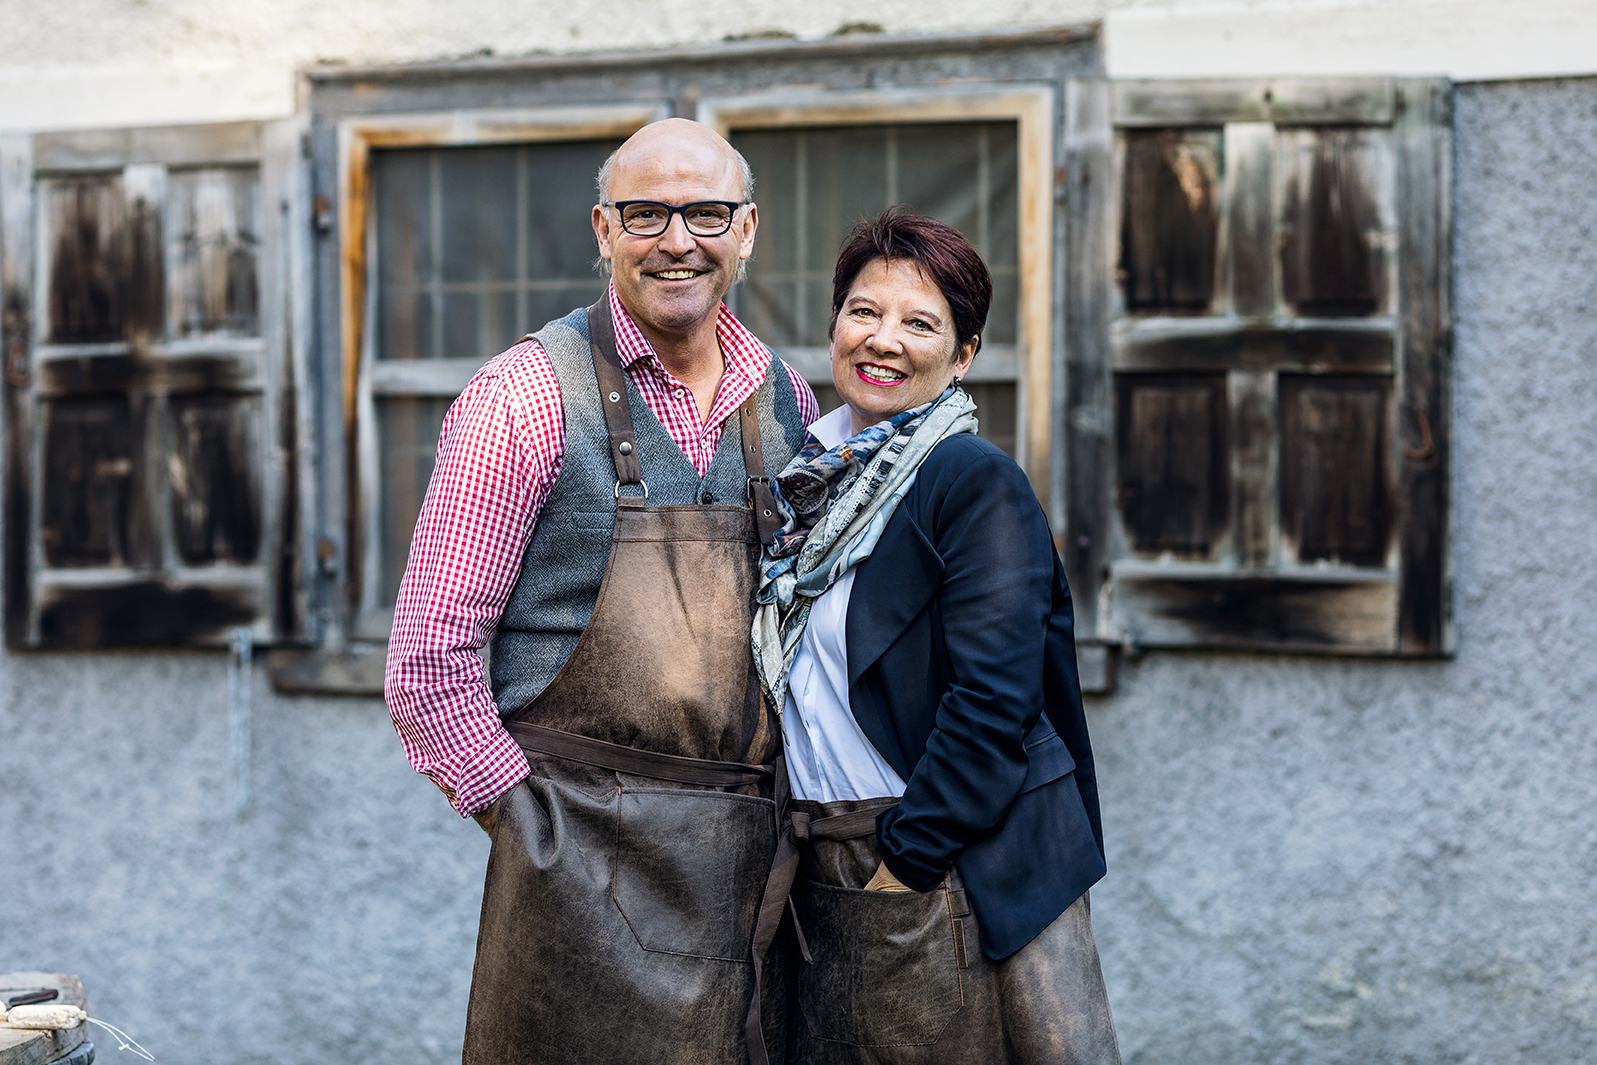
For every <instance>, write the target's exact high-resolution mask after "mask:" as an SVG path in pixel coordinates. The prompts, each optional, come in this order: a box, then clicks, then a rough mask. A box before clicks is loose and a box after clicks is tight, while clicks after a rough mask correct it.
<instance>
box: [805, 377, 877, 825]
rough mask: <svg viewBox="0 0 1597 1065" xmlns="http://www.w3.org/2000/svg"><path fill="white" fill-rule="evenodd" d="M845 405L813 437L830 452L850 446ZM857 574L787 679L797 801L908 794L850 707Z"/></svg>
mask: <svg viewBox="0 0 1597 1065" xmlns="http://www.w3.org/2000/svg"><path fill="white" fill-rule="evenodd" d="M851 428H852V425H851V423H850V420H849V408H848V405H847V404H844V405H843V406H841V407H839V408H838V409H837V410H834V411H833V412H832V413H830V414H827V415H825V416H823V417H822V418H821V419H820V420H818V421H817V422H816V423H815V424H814V425H811V426H810V432H812V433H814V434H815V438H816V439H817V440H819V441H820V442H821V443H823V444H825V445H826V446H827V447H836V446H837V445H838V444H841V443H842V442H843V441H844V440H847V439H848V437H849V436H850V435H851V434H850V429H851ZM853 590H854V570H853V569H850V570H849V571H848V572H847V573H845V574H843V576H841V577H839V578H838V579H837V582H836V583H834V584H833V585H832V586H831V587H830V588H828V589H827V590H826V591H825V592H823V593H822V594H821V597H820V598H819V599H817V600H815V604H814V606H812V607H811V608H810V621H809V625H808V626H806V627H805V630H804V635H803V637H802V638H801V639H800V640H799V649H798V652H797V654H795V656H794V658H793V668H792V669H791V671H789V673H788V684H787V701H786V704H785V706H784V707H783V717H782V746H783V749H784V750H785V752H786V754H787V775H788V780H789V782H790V784H791V786H792V789H793V795H794V797H795V798H799V799H812V800H814V801H816V802H835V801H837V800H839V799H874V798H880V797H883V796H897V795H902V794H904V781H903V779H902V778H900V777H899V775H898V773H896V772H895V771H894V770H893V767H892V766H890V765H888V764H887V762H886V761H885V760H884V759H883V758H882V756H881V755H880V754H878V753H877V752H876V748H875V747H873V746H872V745H871V741H870V740H869V739H867V738H866V736H865V733H864V732H863V731H861V729H860V727H859V722H857V721H855V720H854V712H853V711H852V710H850V709H849V706H848V642H847V636H846V632H845V630H846V627H847V621H848V601H849V596H850V595H851V594H852V593H853Z"/></svg>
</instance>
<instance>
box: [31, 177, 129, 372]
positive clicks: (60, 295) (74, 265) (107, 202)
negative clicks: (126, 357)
mask: <svg viewBox="0 0 1597 1065" xmlns="http://www.w3.org/2000/svg"><path fill="white" fill-rule="evenodd" d="M39 184H40V198H41V200H42V201H43V202H42V205H41V206H42V209H43V212H44V229H45V232H46V234H47V237H46V240H47V241H48V245H47V247H48V254H49V292H50V295H49V316H50V318H49V328H48V330H47V333H46V335H47V336H48V337H49V339H51V340H53V341H56V342H71V341H103V340H120V339H122V336H123V331H124V327H125V325H126V318H127V306H126V304H127V279H126V274H127V232H126V217H127V212H126V211H125V209H124V205H123V195H122V178H121V176H120V175H115V176H94V177H70V178H55V179H51V180H46V181H41V182H40V183H39Z"/></svg>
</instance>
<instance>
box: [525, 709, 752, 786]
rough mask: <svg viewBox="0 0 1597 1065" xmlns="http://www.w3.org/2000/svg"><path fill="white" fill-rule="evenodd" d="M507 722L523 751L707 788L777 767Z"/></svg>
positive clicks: (736, 783)
mask: <svg viewBox="0 0 1597 1065" xmlns="http://www.w3.org/2000/svg"><path fill="white" fill-rule="evenodd" d="M504 725H505V731H507V732H509V733H510V735H511V736H512V737H513V738H514V739H515V741H516V742H517V743H518V744H520V745H521V749H522V750H523V751H527V752H529V753H536V754H552V755H554V756H555V757H556V758H566V759H570V760H571V761H573V762H581V763H583V764H584V765H593V766H598V767H599V768H600V769H609V770H611V771H612V772H616V773H630V774H632V775H633V776H639V777H650V778H652V779H654V780H672V781H676V782H677V783H679V784H698V785H700V786H701V787H706V788H736V787H742V786H744V785H747V784H758V783H759V782H760V781H762V780H764V779H765V778H766V777H769V776H771V775H772V773H773V772H775V768H774V767H773V766H768V765H748V764H746V763H744V762H716V761H711V760H709V759H707V758H687V757H684V756H683V755H680V754H659V753H658V752H655V751H643V750H639V749H638V748H636V747H624V746H622V745H621V744H619V743H609V742H607V741H605V740H596V739H594V738H593V737H592V736H579V735H577V734H576V733H575V732H564V731H562V730H560V729H555V728H548V727H546V726H544V725H534V724H532V723H530V722H527V721H506V722H505V723H504Z"/></svg>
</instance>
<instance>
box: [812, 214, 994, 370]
mask: <svg viewBox="0 0 1597 1065" xmlns="http://www.w3.org/2000/svg"><path fill="white" fill-rule="evenodd" d="M877 259H890V260H891V259H905V260H908V261H909V262H913V263H915V264H916V265H918V266H919V267H920V268H921V270H922V271H924V272H925V274H926V276H927V277H929V278H931V281H932V284H934V285H936V286H937V287H938V289H939V290H941V292H942V294H943V298H944V299H946V300H947V301H948V309H949V310H951V311H953V312H954V337H955V341H956V343H957V344H959V345H964V344H968V343H970V342H971V341H972V340H974V341H976V350H977V351H980V350H981V333H982V330H983V329H985V328H986V326H987V310H988V308H989V307H991V306H992V302H993V279H992V275H991V274H989V273H988V272H987V264H986V263H984V262H982V261H981V255H980V254H978V253H977V251H976V249H975V248H974V247H972V246H971V243H970V241H968V240H966V239H965V235H964V234H963V233H961V232H960V231H959V230H957V229H955V228H954V227H953V226H951V225H948V224H947V223H945V222H939V221H938V220H937V219H935V218H929V217H927V216H926V215H923V214H914V213H912V212H910V211H907V210H905V209H904V208H902V207H889V208H888V209H887V210H885V211H883V212H882V214H881V217H879V218H877V219H875V220H874V221H861V222H860V223H859V224H858V225H856V226H855V227H854V228H853V229H852V230H850V231H849V234H848V237H847V238H846V239H845V240H844V241H843V250H842V251H840V252H838V255H837V269H836V270H834V271H833V272H832V322H831V325H830V326H828V327H827V335H831V333H832V332H833V331H834V330H835V329H836V328H837V316H838V314H839V313H840V312H841V311H842V310H843V301H844V300H846V299H848V290H849V289H851V288H853V287H854V280H855V279H856V278H857V277H859V275H860V271H861V270H863V269H865V267H866V266H868V265H870V264H871V263H873V262H875V261H876V260H877Z"/></svg>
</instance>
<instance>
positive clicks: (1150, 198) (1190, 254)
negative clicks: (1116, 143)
mask: <svg viewBox="0 0 1597 1065" xmlns="http://www.w3.org/2000/svg"><path fill="white" fill-rule="evenodd" d="M1220 144H1221V134H1220V131H1219V130H1148V131H1132V132H1129V133H1127V134H1126V154H1125V172H1124V182H1123V185H1122V196H1121V206H1120V210H1121V224H1120V269H1119V277H1120V285H1121V290H1122V292H1123V293H1124V298H1125V304H1126V309H1127V310H1130V311H1145V312H1152V313H1160V314H1172V313H1176V314H1193V313H1197V314H1202V313H1204V312H1206V311H1208V310H1209V307H1210V305H1211V303H1212V302H1213V300H1214V289H1215V251H1216V237H1217V233H1218V217H1219V216H1218V214H1217V212H1216V206H1215V198H1216V193H1217V192H1218V189H1219V183H1220Z"/></svg>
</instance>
